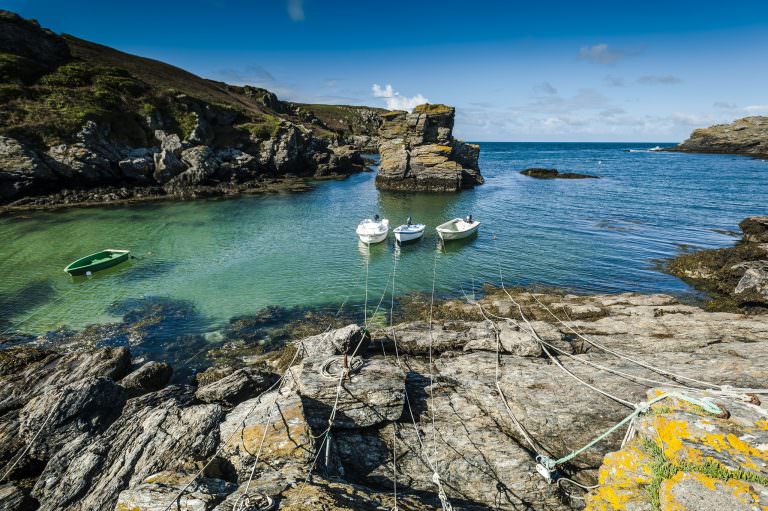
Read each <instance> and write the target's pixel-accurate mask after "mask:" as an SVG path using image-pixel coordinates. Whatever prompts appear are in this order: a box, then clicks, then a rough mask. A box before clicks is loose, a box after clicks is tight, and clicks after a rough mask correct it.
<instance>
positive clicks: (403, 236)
mask: <svg viewBox="0 0 768 511" xmlns="http://www.w3.org/2000/svg"><path fill="white" fill-rule="evenodd" d="M426 228H427V226H426V225H424V224H404V225H401V226H399V227H395V229H394V230H393V231H392V232H394V233H395V239H396V240H397V241H398V243H403V242H406V241H413V240H417V239H419V238H421V237H422V236H424V229H426Z"/></svg>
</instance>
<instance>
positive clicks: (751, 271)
mask: <svg viewBox="0 0 768 511" xmlns="http://www.w3.org/2000/svg"><path fill="white" fill-rule="evenodd" d="M733 268H734V269H737V268H738V269H743V270H745V271H744V275H743V276H742V277H741V279H740V280H739V283H738V284H737V285H736V288H735V289H734V290H733V294H734V296H735V297H736V299H737V300H739V301H741V302H758V303H764V304H766V305H768V260H761V261H748V262H745V263H739V264H738V265H735V266H734V267H733Z"/></svg>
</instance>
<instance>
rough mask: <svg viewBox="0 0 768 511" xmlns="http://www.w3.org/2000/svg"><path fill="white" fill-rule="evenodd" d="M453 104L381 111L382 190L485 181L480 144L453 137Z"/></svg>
mask: <svg viewBox="0 0 768 511" xmlns="http://www.w3.org/2000/svg"><path fill="white" fill-rule="evenodd" d="M454 115H455V109H454V108H453V107H449V106H446V105H430V104H424V105H419V106H417V107H416V108H414V109H413V111H412V112H410V113H408V112H403V111H393V112H389V113H387V114H383V115H382V119H383V123H382V125H381V128H380V129H379V154H380V155H381V163H380V165H379V174H378V176H376V186H378V187H379V188H381V189H384V190H406V191H435V192H456V191H459V190H462V189H464V188H472V187H473V186H475V185H479V184H482V183H483V176H481V175H480V169H479V168H478V164H477V159H478V156H479V154H480V147H479V146H477V145H475V144H467V143H465V142H462V141H460V140H456V139H454V138H453V120H454Z"/></svg>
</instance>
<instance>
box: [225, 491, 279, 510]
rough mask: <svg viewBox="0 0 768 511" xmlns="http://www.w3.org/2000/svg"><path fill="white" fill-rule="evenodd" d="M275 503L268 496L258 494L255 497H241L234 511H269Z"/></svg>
mask: <svg viewBox="0 0 768 511" xmlns="http://www.w3.org/2000/svg"><path fill="white" fill-rule="evenodd" d="M274 505H275V501H274V500H273V499H272V497H270V496H269V495H264V494H263V493H258V494H255V495H245V494H243V495H241V496H240V498H239V499H237V503H236V504H235V507H234V510H235V511H270V510H271V509H272V508H273V507H274Z"/></svg>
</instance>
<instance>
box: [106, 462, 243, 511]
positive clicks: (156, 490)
mask: <svg viewBox="0 0 768 511" xmlns="http://www.w3.org/2000/svg"><path fill="white" fill-rule="evenodd" d="M193 477H194V475H193V474H187V473H184V472H171V471H168V472H160V473H157V474H153V475H151V476H149V477H147V478H146V479H145V480H144V482H142V483H141V484H138V485H136V486H134V487H131V488H129V489H127V490H123V491H121V492H120V495H119V496H118V498H117V505H116V506H115V511H165V509H166V508H167V507H168V505H169V504H171V503H174V502H175V504H174V506H173V508H172V509H176V508H177V507H178V508H179V509H184V510H185V511H210V510H212V509H214V508H215V507H216V505H217V504H218V503H219V502H221V501H222V500H224V499H225V498H226V497H227V495H229V494H230V493H232V492H233V491H235V490H236V489H237V485H235V484H232V483H229V482H227V481H222V480H221V479H213V478H209V477H198V478H197V479H195V481H194V482H192V484H191V485H190V486H189V487H188V488H187V489H186V491H184V493H183V494H182V496H181V497H180V498H179V499H178V500H175V499H176V497H177V495H178V494H179V492H180V491H181V490H182V488H184V487H185V486H186V485H187V483H189V482H190V480H191V479H192V478H193Z"/></svg>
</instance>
